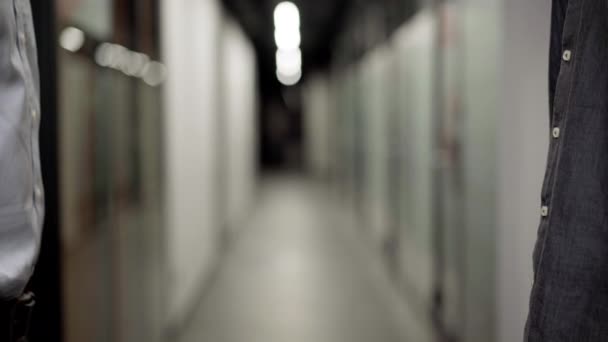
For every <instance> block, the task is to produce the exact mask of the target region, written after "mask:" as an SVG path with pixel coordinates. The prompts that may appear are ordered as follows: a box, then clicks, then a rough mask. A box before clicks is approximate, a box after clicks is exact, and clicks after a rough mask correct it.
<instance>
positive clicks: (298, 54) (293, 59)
mask: <svg viewBox="0 0 608 342" xmlns="http://www.w3.org/2000/svg"><path fill="white" fill-rule="evenodd" d="M276 61H277V70H278V71H279V72H280V73H281V74H283V75H295V74H297V73H298V72H299V71H301V70H302V51H301V50H300V49H295V50H287V51H285V50H278V51H277V54H276Z"/></svg>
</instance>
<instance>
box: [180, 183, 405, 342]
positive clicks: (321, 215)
mask: <svg viewBox="0 0 608 342" xmlns="http://www.w3.org/2000/svg"><path fill="white" fill-rule="evenodd" d="M260 197H261V198H260V199H259V200H258V202H257V203H258V208H257V209H256V212H255V214H254V215H253V217H252V219H251V220H250V221H249V222H248V224H247V225H246V226H245V227H242V230H241V233H240V234H239V236H238V237H237V238H236V239H235V241H234V243H233V244H232V246H231V247H230V250H229V252H228V253H227V256H226V258H225V259H224V261H223V264H222V265H221V268H220V271H219V273H218V275H217V277H216V278H215V280H214V282H213V284H212V286H211V288H210V291H209V292H208V293H207V294H206V296H205V298H204V299H203V301H202V303H201V305H200V308H199V309H198V312H197V313H196V314H195V316H194V318H193V320H192V321H191V323H190V324H189V325H188V327H187V328H186V329H185V331H184V334H183V336H182V342H199V341H204V342H342V341H344V342H358V341H361V342H363V341H365V342H393V341H395V342H396V341H405V340H406V337H405V336H406V335H405V332H404V330H406V329H405V328H404V327H403V324H402V323H403V322H402V321H401V320H402V319H403V317H402V315H401V314H399V313H398V312H399V310H398V309H397V308H395V307H394V306H395V305H396V303H395V302H396V301H395V299H394V298H391V295H390V292H391V291H390V289H389V284H388V280H386V279H385V277H383V272H382V271H381V270H380V269H379V268H380V266H379V265H380V264H379V263H378V262H377V260H375V257H373V256H372V255H373V254H372V253H371V252H370V249H369V248H368V247H367V246H366V245H365V243H364V241H362V239H361V238H360V237H359V236H358V235H357V234H360V232H358V231H357V230H356V229H352V228H351V227H349V226H348V224H345V223H344V220H342V219H340V218H339V214H338V212H339V209H338V207H337V205H335V204H334V203H332V201H331V200H330V199H329V198H328V197H327V196H325V195H324V193H323V190H322V189H320V188H317V187H315V186H314V185H312V184H310V183H307V182H306V181H304V180H301V179H298V178H295V177H292V178H282V179H274V180H273V181H271V182H266V184H265V185H264V187H263V190H262V193H261V196H260Z"/></svg>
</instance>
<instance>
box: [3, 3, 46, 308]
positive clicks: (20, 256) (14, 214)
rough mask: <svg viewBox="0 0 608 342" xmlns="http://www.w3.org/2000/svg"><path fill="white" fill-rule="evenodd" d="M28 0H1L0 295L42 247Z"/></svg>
mask: <svg viewBox="0 0 608 342" xmlns="http://www.w3.org/2000/svg"><path fill="white" fill-rule="evenodd" d="M39 93H40V87H39V79H38V64H37V56H36V42H35V36H34V26H33V22H32V10H31V7H30V2H29V0H2V1H0V298H3V299H8V298H14V297H17V296H19V295H20V294H21V293H22V292H23V290H24V287H25V286H26V284H27V282H28V281H29V278H30V276H31V275H32V272H33V269H34V264H35V262H36V258H37V257H38V252H39V249H40V238H41V233H42V221H43V216H44V194H43V186H42V176H41V173H40V159H39V146H38V128H39V125H40V103H39Z"/></svg>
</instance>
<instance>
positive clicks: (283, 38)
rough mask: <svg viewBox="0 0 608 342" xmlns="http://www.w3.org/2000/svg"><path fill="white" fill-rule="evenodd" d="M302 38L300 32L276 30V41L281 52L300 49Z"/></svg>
mask: <svg viewBox="0 0 608 342" xmlns="http://www.w3.org/2000/svg"><path fill="white" fill-rule="evenodd" d="M301 40H302V37H301V36H300V31H299V30H279V29H277V30H275V31H274V41H275V42H276V43H277V47H278V48H279V50H295V49H298V48H299V47H300V43H301Z"/></svg>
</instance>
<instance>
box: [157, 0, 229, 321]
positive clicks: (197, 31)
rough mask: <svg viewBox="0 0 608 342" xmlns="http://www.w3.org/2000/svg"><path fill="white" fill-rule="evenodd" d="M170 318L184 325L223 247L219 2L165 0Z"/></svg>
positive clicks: (167, 224) (163, 36)
mask: <svg viewBox="0 0 608 342" xmlns="http://www.w3.org/2000/svg"><path fill="white" fill-rule="evenodd" d="M161 14H162V19H163V20H162V21H163V25H162V27H163V32H162V39H163V55H164V56H163V57H164V58H163V59H164V60H165V61H166V64H167V67H168V70H169V74H168V81H167V83H166V85H165V88H164V92H165V110H164V112H165V132H164V133H165V137H166V151H165V153H166V160H165V165H166V169H165V172H166V177H167V188H166V208H167V222H166V227H167V244H168V246H167V250H168V256H167V257H168V259H169V262H168V265H169V274H168V281H169V284H170V286H169V317H168V320H169V321H170V322H171V323H175V322H179V321H181V320H182V319H183V316H184V315H185V314H186V311H187V310H188V308H189V305H192V302H195V298H196V296H197V295H198V293H199V290H200V287H201V284H203V283H204V281H205V279H206V277H208V275H209V271H210V270H211V265H212V264H213V262H214V258H215V256H216V254H217V247H218V245H219V243H218V241H219V234H220V232H219V226H220V220H219V218H218V217H217V213H218V211H219V210H218V208H219V207H218V201H217V195H218V190H219V189H218V188H217V186H216V180H217V170H218V168H217V162H218V159H219V158H218V151H217V136H216V134H217V131H218V129H217V128H218V121H217V118H218V108H219V103H218V98H219V92H218V84H219V82H218V75H219V72H218V69H219V66H218V61H219V52H218V51H219V46H220V45H219V39H218V38H219V29H220V10H219V5H218V3H216V2H215V1H214V0H171V1H162V10H161Z"/></svg>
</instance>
